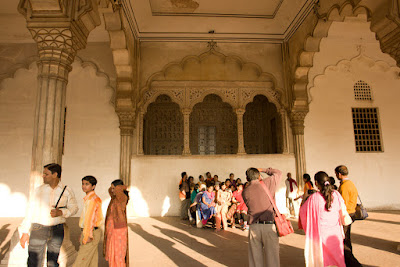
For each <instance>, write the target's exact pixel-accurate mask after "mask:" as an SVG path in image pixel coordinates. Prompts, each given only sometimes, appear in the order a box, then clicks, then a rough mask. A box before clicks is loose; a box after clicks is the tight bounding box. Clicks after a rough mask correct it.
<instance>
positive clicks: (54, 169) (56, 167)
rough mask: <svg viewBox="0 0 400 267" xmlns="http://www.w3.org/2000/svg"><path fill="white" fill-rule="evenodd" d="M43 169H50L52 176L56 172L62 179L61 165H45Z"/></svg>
mask: <svg viewBox="0 0 400 267" xmlns="http://www.w3.org/2000/svg"><path fill="white" fill-rule="evenodd" d="M43 168H45V169H48V170H49V171H50V172H51V174H54V173H55V172H56V173H57V177H58V178H61V166H60V165H59V164H57V163H50V164H47V165H44V167H43Z"/></svg>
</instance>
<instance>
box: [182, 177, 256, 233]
mask: <svg viewBox="0 0 400 267" xmlns="http://www.w3.org/2000/svg"><path fill="white" fill-rule="evenodd" d="M181 177H182V179H181V180H180V183H179V198H180V200H181V218H182V219H189V220H190V221H191V222H195V221H196V219H197V220H200V221H201V225H202V226H203V227H204V226H205V225H206V224H207V222H208V221H209V220H210V219H213V220H214V223H215V228H216V231H219V230H221V223H222V229H224V230H225V229H226V228H227V227H228V221H230V223H231V227H232V228H233V227H235V225H236V222H237V223H238V224H239V225H240V227H241V228H242V229H243V230H246V229H247V230H248V225H247V222H248V215H247V206H246V204H245V203H244V200H243V197H242V192H243V189H244V188H245V187H246V186H247V185H248V182H246V183H245V184H242V181H241V179H240V178H237V179H234V177H235V175H234V174H233V173H231V174H230V175H229V178H227V179H226V180H225V181H224V182H221V181H219V180H218V175H214V176H211V173H210V172H207V173H206V177H207V178H206V179H205V178H204V176H203V175H200V176H199V181H198V182H197V183H195V182H194V178H193V176H189V177H188V175H187V173H186V172H182V174H181Z"/></svg>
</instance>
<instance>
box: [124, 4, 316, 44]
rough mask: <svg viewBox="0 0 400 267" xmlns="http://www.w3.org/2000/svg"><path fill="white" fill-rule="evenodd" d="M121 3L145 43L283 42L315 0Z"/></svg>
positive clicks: (131, 24) (134, 28)
mask: <svg viewBox="0 0 400 267" xmlns="http://www.w3.org/2000/svg"><path fill="white" fill-rule="evenodd" d="M121 2H122V6H123V9H124V11H125V13H126V16H127V18H128V21H129V24H130V27H131V30H132V31H134V32H136V34H137V36H138V37H139V38H140V39H141V40H143V41H146V40H154V39H160V40H177V39H192V40H198V39H210V38H211V37H213V38H218V39H246V40H250V39H251V40H260V41H268V40H270V41H274V42H279V41H281V40H283V39H285V38H288V37H289V36H291V34H292V33H293V31H294V30H295V29H297V27H298V26H299V24H301V22H302V20H303V19H304V17H305V16H306V15H307V14H308V13H309V12H310V11H311V10H312V8H313V3H314V2H315V0H258V1H243V0H218V1H215V0H201V1H200V0H123V1H121ZM210 31H213V32H214V33H209V32H210Z"/></svg>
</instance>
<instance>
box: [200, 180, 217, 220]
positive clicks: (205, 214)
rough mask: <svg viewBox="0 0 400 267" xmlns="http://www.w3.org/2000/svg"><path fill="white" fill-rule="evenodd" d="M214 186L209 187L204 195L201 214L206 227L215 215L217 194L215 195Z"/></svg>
mask: <svg viewBox="0 0 400 267" xmlns="http://www.w3.org/2000/svg"><path fill="white" fill-rule="evenodd" d="M213 190H214V186H212V185H211V186H209V187H207V191H205V192H204V193H203V195H202V199H201V205H200V212H201V218H202V221H201V222H202V223H203V225H206V223H207V221H208V219H210V218H211V217H212V216H213V215H214V214H215V213H216V211H215V201H214V199H215V194H214V191H213Z"/></svg>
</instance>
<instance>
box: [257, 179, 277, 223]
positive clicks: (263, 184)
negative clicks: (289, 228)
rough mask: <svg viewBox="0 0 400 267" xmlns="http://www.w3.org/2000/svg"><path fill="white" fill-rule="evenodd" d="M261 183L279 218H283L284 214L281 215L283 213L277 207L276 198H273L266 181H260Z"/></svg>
mask: <svg viewBox="0 0 400 267" xmlns="http://www.w3.org/2000/svg"><path fill="white" fill-rule="evenodd" d="M260 184H261V186H262V188H263V189H264V191H265V193H267V196H268V198H269V200H270V201H271V203H272V206H273V208H274V210H275V213H276V216H278V217H279V219H282V215H281V213H280V212H279V210H278V208H277V207H276V203H275V200H274V199H272V197H271V193H270V191H269V189H268V187H267V186H266V185H265V183H264V182H263V181H260Z"/></svg>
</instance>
